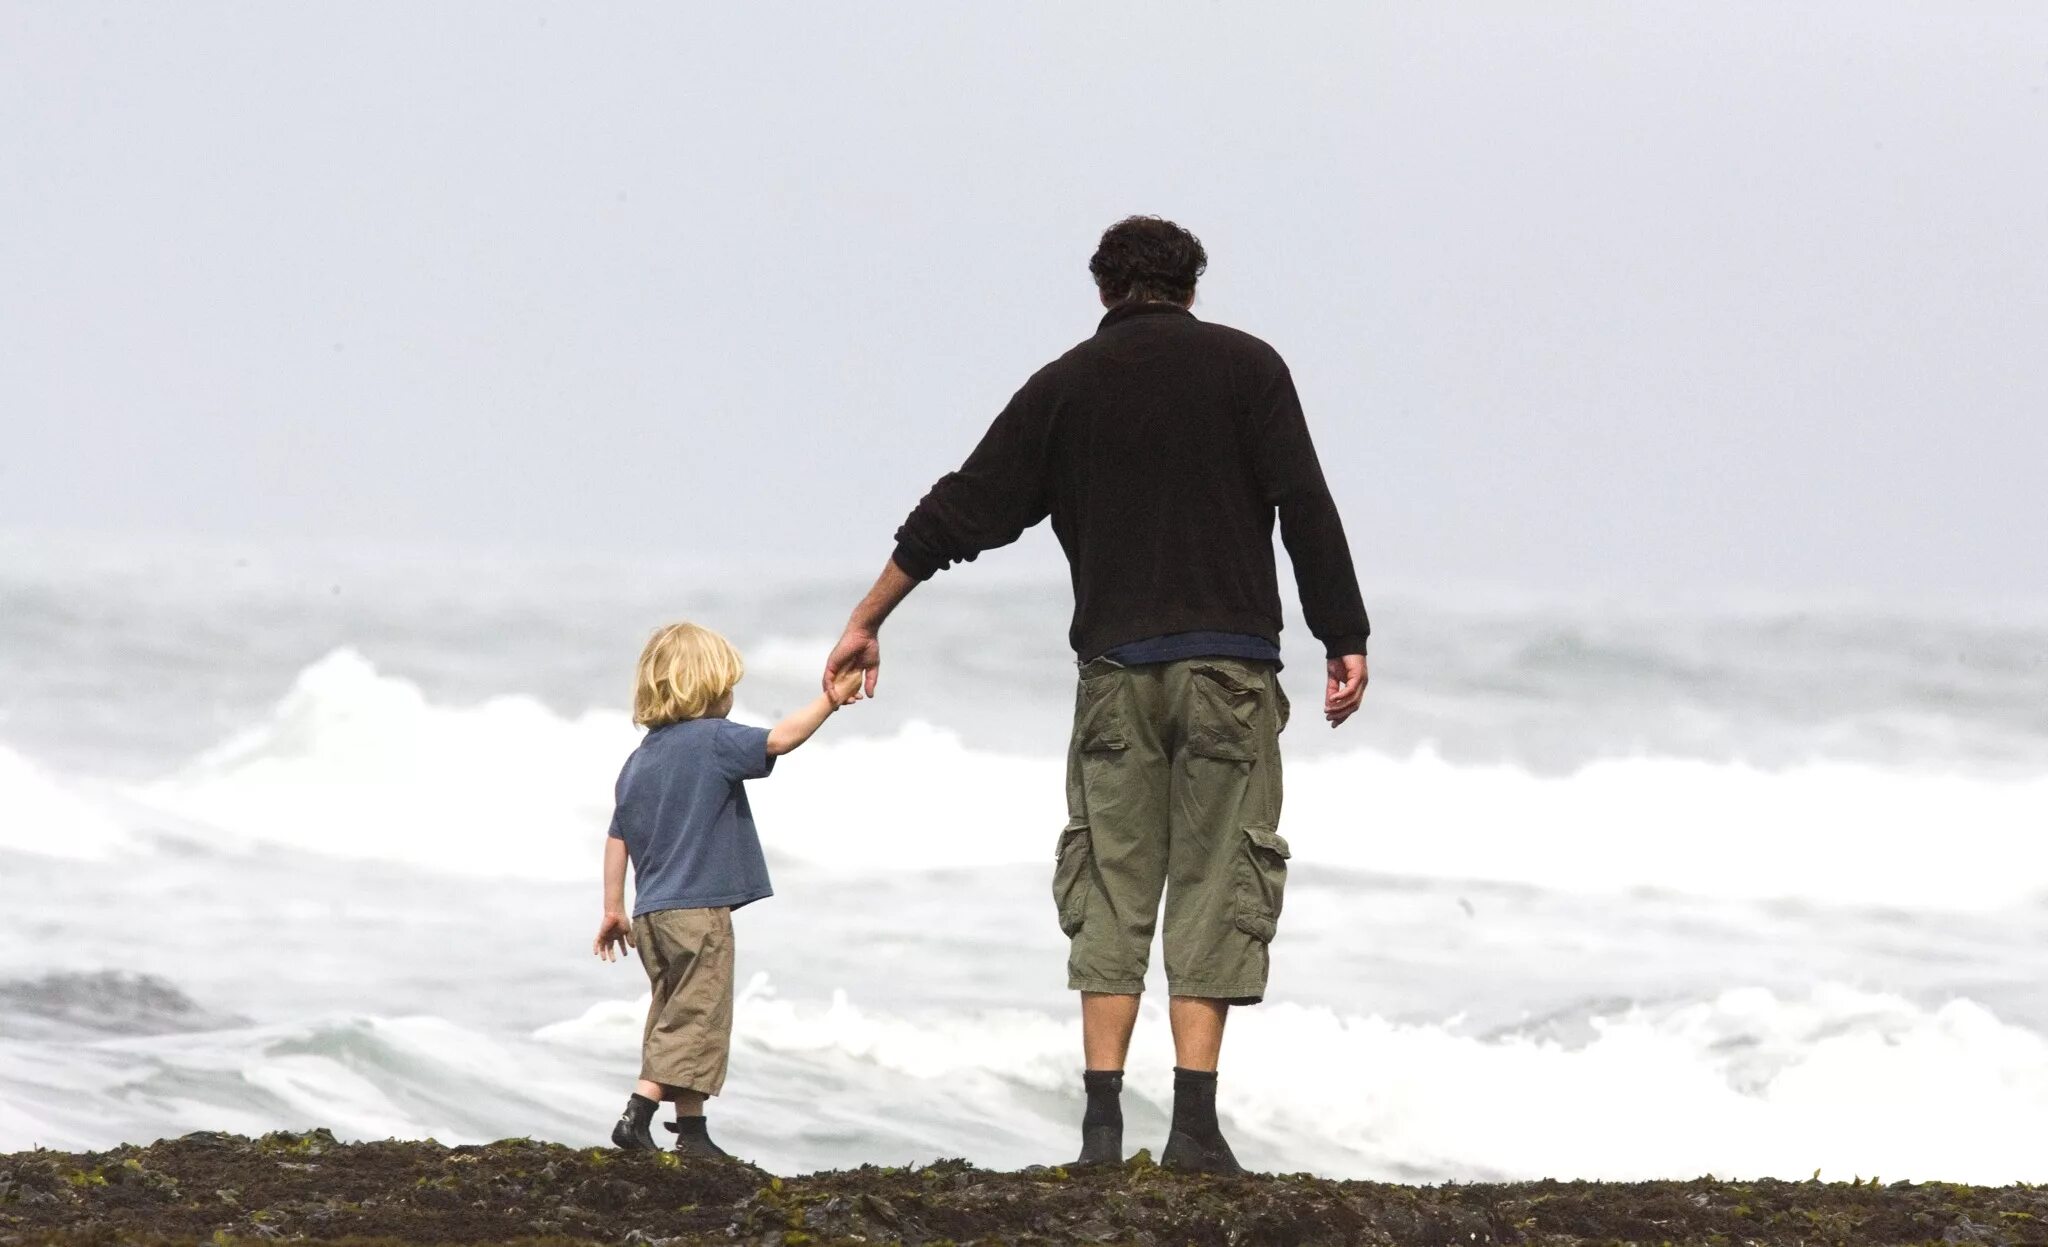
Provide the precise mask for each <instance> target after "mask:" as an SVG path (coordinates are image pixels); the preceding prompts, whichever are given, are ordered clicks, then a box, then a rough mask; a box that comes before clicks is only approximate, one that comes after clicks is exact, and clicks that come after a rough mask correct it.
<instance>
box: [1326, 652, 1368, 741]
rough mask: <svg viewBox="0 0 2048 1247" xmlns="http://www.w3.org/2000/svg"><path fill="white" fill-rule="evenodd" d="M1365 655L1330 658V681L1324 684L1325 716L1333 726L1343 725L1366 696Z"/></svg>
mask: <svg viewBox="0 0 2048 1247" xmlns="http://www.w3.org/2000/svg"><path fill="white" fill-rule="evenodd" d="M1365 681H1366V671H1365V655H1363V654H1346V655H1344V656H1343V657H1341V658H1332V659H1331V660H1330V679H1329V683H1327V684H1325V685H1324V686H1323V717H1324V718H1325V719H1328V720H1329V721H1330V726H1331V727H1337V726H1339V725H1341V724H1342V723H1343V722H1344V720H1346V719H1348V718H1350V717H1351V716H1352V714H1353V713H1355V712H1356V711H1357V710H1358V702H1359V699H1360V698H1363V697H1364V696H1365Z"/></svg>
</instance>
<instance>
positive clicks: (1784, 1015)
mask: <svg viewBox="0 0 2048 1247" xmlns="http://www.w3.org/2000/svg"><path fill="white" fill-rule="evenodd" d="M643 1009H644V1002H624V1001H616V1002H605V1003H602V1004H599V1005H597V1006H594V1007H593V1008H592V1009H591V1010H590V1011H588V1012H587V1013H586V1014H584V1015H583V1016H582V1017H580V1018H577V1019H572V1020H570V1021H568V1022H564V1023H560V1024H557V1025H555V1026H551V1027H546V1028H543V1029H542V1031H541V1032H539V1034H538V1035H537V1036H535V1037H534V1038H533V1039H521V1038H506V1037H491V1036H486V1035H483V1034H479V1033H476V1032H474V1031H471V1030H467V1029H464V1028H460V1027H456V1026H454V1025H452V1024H450V1023H447V1022H443V1021H440V1020H438V1019H433V1018H401V1019H379V1018H366V1017H358V1018H337V1019H331V1020H328V1021H324V1022H320V1023H316V1024H308V1025H299V1026H272V1027H251V1028H246V1029H242V1030H234V1031H221V1032H212V1033H207V1034H200V1035H180V1036H171V1037H154V1038H149V1039H122V1040H107V1041H101V1042H97V1043H93V1042H85V1043H75V1044H66V1045H62V1046H61V1047H60V1046H58V1045H53V1044H51V1045H45V1044H33V1045H31V1044H22V1043H0V1099H5V1101H6V1102H8V1103H9V1104H10V1105H13V1106H14V1107H15V1108H17V1109H18V1110H19V1111H18V1112H16V1113H12V1114H10V1115H8V1116H6V1117H4V1118H0V1150H8V1149H15V1148H21V1147H26V1146H30V1145H33V1144H38V1143H40V1144H45V1145H56V1146H86V1145H101V1144H105V1143H109V1142H112V1141H113V1136H111V1135H110V1131H112V1130H113V1129H115V1128H116V1126H115V1125H113V1123H119V1125H118V1128H119V1129H120V1130H121V1132H122V1133H121V1135H120V1136H119V1137H127V1138H138V1137H149V1136H150V1135H152V1134H165V1133H177V1132H180V1131H183V1130H191V1129H235V1130H244V1131H249V1130H262V1129H273V1128H284V1127H291V1128H303V1127H305V1126H307V1125H310V1124H327V1125H330V1126H332V1127H333V1128H335V1129H336V1131H337V1133H339V1134H342V1135H344V1136H347V1137H356V1138H362V1137H382V1136H387V1135H393V1136H401V1137H435V1138H439V1139H440V1140H442V1141H443V1142H449V1143H454V1142H464V1141H471V1140H479V1139H485V1138H490V1137H496V1136H498V1135H500V1134H505V1133H531V1134H535V1135H537V1136H540V1137H551V1138H557V1139H561V1140H563V1141H565V1142H571V1143H577V1144H585V1143H592V1142H596V1141H598V1139H599V1138H600V1137H601V1135H602V1132H603V1130H604V1129H605V1128H606V1127H607V1126H608V1122H609V1116H610V1113H611V1112H613V1111H615V1109H616V1101H617V1100H618V1099H619V1098H620V1096H621V1094H622V1092H623V1089H624V1087H625V1086H626V1084H627V1082H628V1080H630V1078H631V1077H632V1074H633V1071H634V1068H635V1065H636V1061H635V1053H636V1050H637V1046H638V1039H639V1028H640V1021H641V1017H642V1010H643ZM1159 1014H1160V1010H1159V1009H1158V1008H1157V1007H1155V1006H1149V1005H1148V1007H1147V1016H1146V1017H1145V1018H1143V1019H1142V1021H1141V1025H1142V1026H1143V1027H1145V1028H1146V1033H1147V1034H1158V1033H1160V1032H1161V1030H1162V1028H1163V1024H1164V1019H1163V1017H1161V1016H1159ZM1588 1024H1589V1034H1590V1038H1589V1039H1587V1040H1586V1041H1585V1042H1582V1043H1564V1042H1560V1041H1558V1040H1556V1039H1553V1038H1547V1037H1539V1036H1526V1035H1516V1034H1507V1035H1495V1036H1477V1035H1471V1034H1465V1033H1461V1032H1460V1031H1459V1030H1458V1029H1457V1028H1456V1027H1454V1026H1448V1025H1442V1024H1397V1023H1393V1022H1389V1021H1387V1020H1384V1019H1381V1018H1377V1017H1372V1016H1349V1015H1343V1014H1340V1013H1337V1012H1334V1011H1330V1010H1323V1009H1307V1008H1299V1007H1293V1006H1286V1005H1281V1006H1271V1007H1266V1008H1261V1009H1258V1010H1251V1011H1246V1012H1244V1013H1243V1014H1241V1015H1240V1016H1238V1017H1236V1018H1234V1019H1233V1020H1232V1023H1231V1048H1230V1052H1229V1054H1228V1057H1229V1059H1228V1062H1227V1064H1226V1070H1225V1084H1224V1087H1225V1090H1224V1095H1223V1107H1224V1116H1225V1119H1226V1125H1227V1126H1228V1128H1229V1129H1230V1130H1231V1131H1232V1133H1233V1136H1234V1138H1235V1140H1236V1142H1237V1145H1238V1150H1239V1152H1240V1154H1241V1155H1242V1156H1244V1157H1245V1158H1246V1159H1247V1160H1248V1161H1250V1162H1251V1163H1253V1164H1255V1165H1256V1166H1258V1167H1260V1168H1267V1169H1274V1170H1282V1171H1291V1170H1313V1171H1315V1172H1319V1173H1323V1174H1328V1175H1332V1176H1355V1177H1378V1178H1408V1179H1430V1180H1443V1179H1479V1178H1505V1177H1534V1176H1551V1177H1558V1178H1579V1177H1583V1178H1607V1179H1634V1178H1649V1177H1668V1176H1690V1175H1695V1174H1699V1173H1704V1172H1713V1173H1717V1174H1721V1175H1723V1176H1738V1175H1739V1176H1758V1175H1766V1174H1769V1175H1776V1176H1780V1177H1804V1176H1805V1175H1806V1174H1808V1173H1810V1172H1811V1171H1812V1170H1813V1169H1814V1168H1816V1167H1819V1168H1821V1169H1823V1170H1824V1171H1825V1172H1826V1173H1828V1174H1830V1175H1834V1176H1838V1177H1848V1176H1851V1175H1855V1174H1860V1175H1863V1176H1869V1175H1872V1174H1881V1175H1883V1176H1884V1177H1886V1178H1915V1179H1937V1178H1938V1179H1944V1180H1951V1181H1971V1182H1986V1183H2003V1182H2009V1181H2039V1180H2041V1179H2042V1178H2043V1176H2044V1171H2043V1170H2042V1169H2041V1164H2040V1160H2039V1158H2038V1156H2037V1155H2036V1154H2035V1153H2036V1151H2037V1149H2034V1148H2033V1147H2032V1142H2033V1139H2034V1137H2035V1135H2036V1133H2037V1123H2038V1122H2039V1121H2040V1120H2041V1118H2042V1116H2043V1115H2044V1114H2048V1040H2044V1038H2043V1037H2042V1036H2041V1035H2039V1034H2036V1033H2034V1032H2032V1031H2029V1030H2026V1029H2024V1028H2021V1027H2017V1026H2014V1025H2011V1024H2009V1023H2007V1022H2004V1021H2002V1020H2001V1019H1999V1018H1997V1017H1995V1016H1993V1015H1992V1014H1991V1013H1990V1012H1989V1011H1987V1010H1985V1009H1984V1008H1982V1007H1980V1006H1978V1005H1975V1004H1972V1003H1970V1002H1968V1001H1965V1000H1957V1001H1952V1002H1950V1003H1948V1004H1945V1005H1942V1006H1940V1007H1938V1008H1921V1007H1917V1006H1915V1005H1913V1004H1911V1003H1909V1002H1907V1001H1905V1000H1902V999H1900V998H1897V997H1894V996H1889V995H1884V994H1878V993H1869V992H1862V991H1857V990H1852V989H1849V988H1846V987H1840V986H1822V987H1820V988H1817V989H1815V990H1814V991H1813V992H1811V993H1810V994H1807V995H1802V996H1797V997H1781V996H1777V995H1773V994H1772V993H1769V992H1766V991H1762V990H1758V989H1744V990H1735V991H1729V992H1725V993H1722V994H1720V995H1718V996H1715V997H1713V998H1711V999H1704V1000H1696V1001H1691V1002H1681V1003H1675V1004H1667V1005H1661V1006H1656V1007H1634V1008H1625V1009H1621V1010H1618V1011H1609V1012H1604V1013H1596V1014H1594V1015H1593V1016H1591V1017H1590V1018H1589V1019H1588ZM1078 1052H1079V1034H1078V1027H1077V1025H1076V1024H1075V1023H1073V1022H1071V1021H1068V1020H1064V1019H1054V1018H1051V1017H1046V1016H1041V1015H1032V1014H1019V1013H1013V1012H1002V1013H972V1014H970V1013H957V1012H941V1013H935V1014H929V1015H919V1016H915V1017H896V1016H889V1015H886V1014H881V1013H875V1012H871V1011H867V1010H863V1009H861V1008H859V1007H857V1006H856V1005H854V1004H853V1003H851V1002H849V1001H847V1000H846V999H845V998H843V997H840V998H836V999H834V1000H833V1001H831V1002H830V1003H817V1002H790V1001H784V1000H780V999H778V998H776V997H775V995H774V994H773V993H772V992H770V991H768V990H766V989H765V986H764V985H763V984H760V983H758V982H757V983H756V984H754V985H753V986H752V988H751V989H750V990H749V991H748V992H747V993H746V994H745V995H744V996H743V998H742V1000H741V1001H740V1004H739V1007H738V1009H737V1011H736V1043H735V1056H734V1077H733V1081H732V1083H731V1084H730V1086H729V1087H728V1093H727V1095H726V1096H725V1097H724V1098H722V1099H721V1100H720V1101H719V1103H718V1104H717V1105H716V1106H715V1107H714V1116H715V1118H716V1121H717V1125H718V1128H719V1130H720V1132H721V1137H723V1138H725V1139H726V1140H727V1141H728V1143H729V1145H737V1146H738V1148H739V1149H740V1150H741V1151H742V1152H743V1153H744V1154H747V1155H751V1156H754V1157H756V1158H758V1159H760V1160H762V1161H763V1162H765V1163H766V1164H767V1165H768V1166H769V1167H770V1168H774V1169H779V1170H783V1171H792V1170H803V1169H811V1168H817V1167H821V1166H826V1165H839V1164H849V1163H858V1162H861V1161H873V1162H878V1163H908V1162H915V1161H922V1160H931V1159H934V1158H935V1157H937V1156H939V1155H954V1154H964V1155H966V1156H968V1157H969V1158H970V1159H973V1160H976V1161H978V1162H981V1163H984V1164H990V1165H1005V1166H1008V1165H1018V1164H1024V1163H1029V1162H1031V1161H1034V1160H1037V1161H1043V1160H1045V1159H1048V1158H1055V1157H1057V1156H1059V1155H1060V1154H1061V1153H1062V1152H1063V1151H1064V1150H1065V1149H1066V1148H1068V1147H1070V1146H1071V1145H1072V1142H1073V1133H1074V1123H1075V1121H1076V1120H1077V1119H1078V1113H1079V1102H1078V1092H1077V1088H1076V1085H1075V1084H1076V1083H1077V1081H1078V1080H1077V1079H1076V1078H1075V1076H1074V1069H1075V1066H1076V1063H1077V1054H1078ZM53 1067H54V1068H53ZM1170 1081H1171V1075H1170V1073H1169V1071H1168V1070H1167V1069H1166V1068H1165V1062H1164V1061H1163V1060H1162V1061H1146V1060H1143V1059H1139V1060H1134V1062H1133V1067H1132V1073H1131V1081H1130V1084H1129V1088H1128V1091H1127V1112H1128V1115H1129V1117H1130V1121H1131V1131H1130V1138H1129V1139H1128V1144H1129V1146H1131V1147H1132V1148H1136V1147H1139V1146H1154V1147H1156V1146H1157V1145H1158V1142H1159V1140H1158V1139H1157V1138H1156V1137H1154V1136H1156V1135H1157V1134H1158V1133H1159V1132H1160V1130H1161V1128H1162V1126H1163V1121H1164V1114H1165V1111H1166V1108H1167V1106H1168V1105H1169V1103H1170V1097H1171V1087H1170Z"/></svg>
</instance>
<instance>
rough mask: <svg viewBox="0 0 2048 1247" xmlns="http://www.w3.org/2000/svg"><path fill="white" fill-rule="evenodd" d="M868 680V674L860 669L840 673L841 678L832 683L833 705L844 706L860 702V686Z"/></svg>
mask: <svg viewBox="0 0 2048 1247" xmlns="http://www.w3.org/2000/svg"><path fill="white" fill-rule="evenodd" d="M866 679H867V672H865V671H862V670H861V669H860V668H858V667H855V668H854V669H853V670H851V671H842V672H840V673H839V678H838V679H836V680H834V681H832V704H833V705H835V706H843V705H845V704H846V703H848V702H850V701H859V700H860V686H861V684H862V683H863V682H864V681H865V680H866Z"/></svg>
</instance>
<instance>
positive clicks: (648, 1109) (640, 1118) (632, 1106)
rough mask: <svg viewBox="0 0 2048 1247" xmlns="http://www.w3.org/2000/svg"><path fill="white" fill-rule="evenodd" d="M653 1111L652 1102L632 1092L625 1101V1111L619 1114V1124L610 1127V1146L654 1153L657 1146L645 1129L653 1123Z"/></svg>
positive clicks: (652, 1136) (651, 1135)
mask: <svg viewBox="0 0 2048 1247" xmlns="http://www.w3.org/2000/svg"><path fill="white" fill-rule="evenodd" d="M654 1109H655V1103H654V1101H652V1100H650V1099H648V1098H647V1097H646V1096H644V1095H641V1094H640V1093H639V1092H637V1091H636V1092H634V1093H633V1098H632V1099H630V1100H628V1101H626V1111H625V1112H623V1113H620V1114H619V1124H618V1125H616V1126H613V1127H612V1146H613V1147H622V1148H625V1149H626V1150H627V1151H629V1152H652V1151H654V1150H655V1149H656V1147H657V1146H658V1145H657V1144H656V1143H655V1142H654V1135H653V1134H651V1133H649V1131H648V1129H647V1127H648V1126H649V1125H651V1124H652V1123H653V1121H654Z"/></svg>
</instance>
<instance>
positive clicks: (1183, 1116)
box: [1159, 1066, 1244, 1173]
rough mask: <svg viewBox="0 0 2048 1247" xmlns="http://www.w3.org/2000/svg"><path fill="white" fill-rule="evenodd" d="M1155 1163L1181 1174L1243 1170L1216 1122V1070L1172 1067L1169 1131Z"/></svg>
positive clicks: (1238, 1171) (1239, 1171) (1236, 1171)
mask: <svg viewBox="0 0 2048 1247" xmlns="http://www.w3.org/2000/svg"><path fill="white" fill-rule="evenodd" d="M1159 1163H1160V1164H1161V1165H1162V1166H1164V1167H1165V1168H1167V1169H1178V1170H1181V1171H1182V1172H1184V1173H1243V1172H1244V1166H1243V1165H1240V1164H1238V1163H1237V1157H1235V1156H1233V1155H1231V1154H1230V1144H1229V1143H1227V1142H1225V1141H1224V1138H1223V1128H1222V1127H1221V1126H1219V1125H1217V1124H1216V1073H1215V1071H1213V1070H1192V1069H1181V1068H1180V1067H1179V1066H1175V1067H1174V1070H1173V1130H1172V1132H1171V1133H1170V1134H1168V1135H1167V1136H1166V1150H1165V1151H1164V1152H1161V1153H1160V1155H1159Z"/></svg>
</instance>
